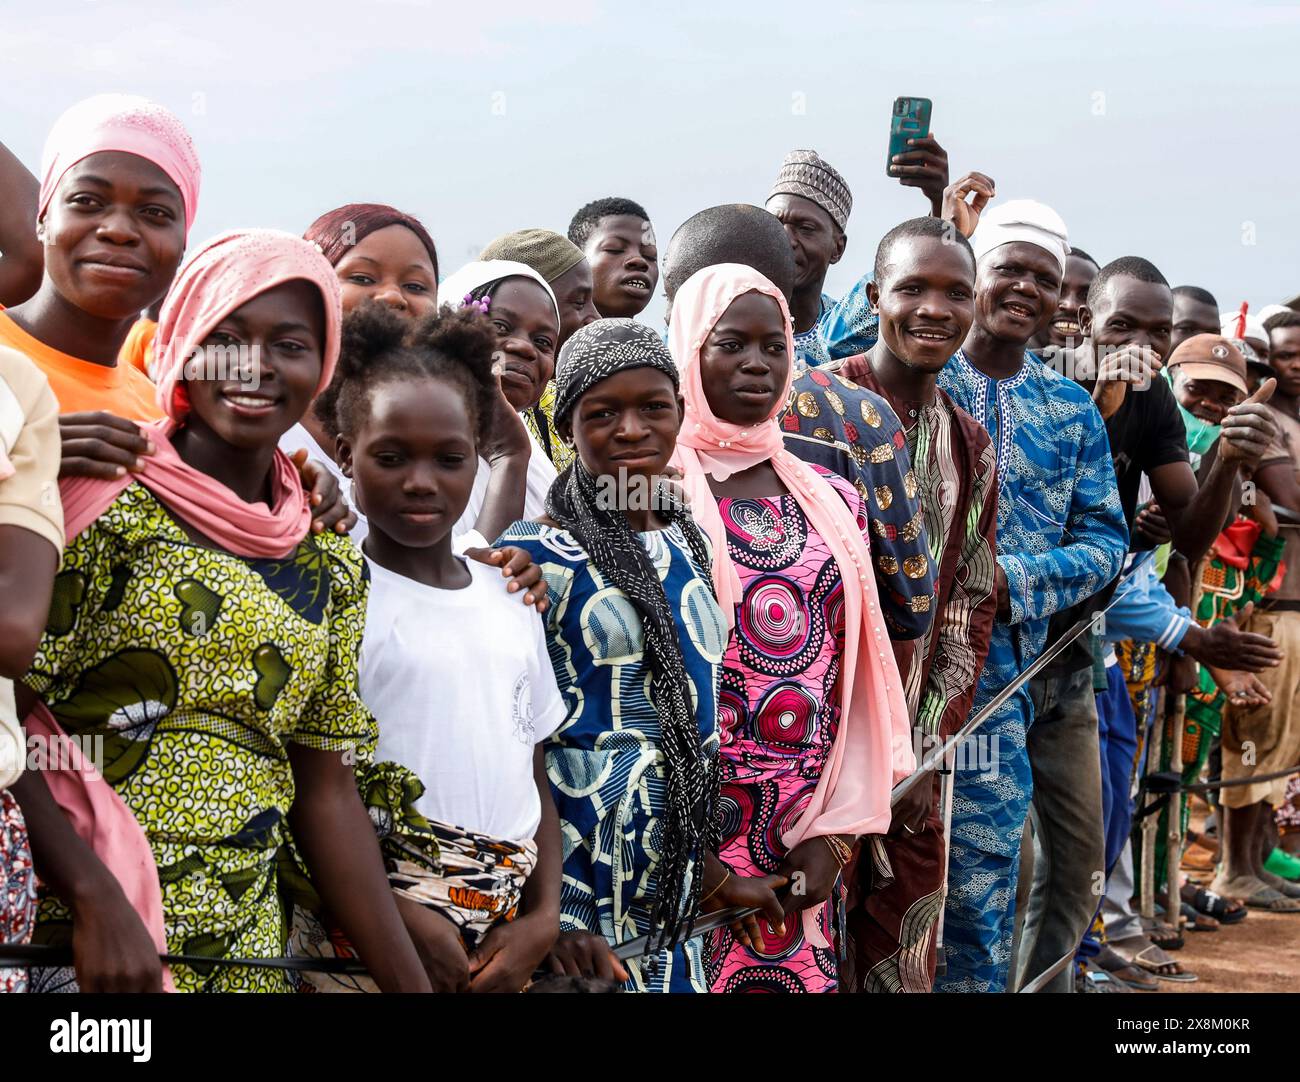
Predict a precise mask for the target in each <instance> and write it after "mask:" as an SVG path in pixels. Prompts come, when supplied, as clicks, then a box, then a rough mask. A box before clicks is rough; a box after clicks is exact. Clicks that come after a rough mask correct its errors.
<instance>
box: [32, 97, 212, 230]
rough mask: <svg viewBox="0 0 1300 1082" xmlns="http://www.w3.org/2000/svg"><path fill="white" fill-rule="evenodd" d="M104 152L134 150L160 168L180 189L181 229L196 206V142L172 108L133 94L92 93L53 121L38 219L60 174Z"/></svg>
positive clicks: (187, 225) (45, 154) (44, 160)
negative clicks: (182, 217)
mask: <svg viewBox="0 0 1300 1082" xmlns="http://www.w3.org/2000/svg"><path fill="white" fill-rule="evenodd" d="M104 150H119V151H122V152H124V153H126V154H134V155H136V156H137V157H140V158H144V159H146V160H148V161H151V162H153V163H154V165H156V166H158V168H159V169H161V170H162V171H163V172H164V173H166V174H167V175H168V176H169V177H170V178H171V180H172V183H173V184H175V185H176V187H177V188H179V189H180V193H181V202H182V203H183V204H184V205H185V232H186V234H187V235H188V233H189V231H190V226H191V225H193V224H194V215H195V214H196V213H197V212H198V206H199V182H200V180H201V178H202V170H201V169H200V168H199V156H198V154H197V153H196V151H195V150H194V142H193V140H191V139H190V133H189V132H188V131H186V130H185V125H184V124H182V123H181V122H180V119H179V118H178V117H177V116H176V114H175V113H173V112H172V111H171V110H170V109H165V108H164V107H163V106H161V105H157V104H155V103H154V102H151V101H149V100H148V99H146V98H140V97H136V96H135V95H134V94H96V95H95V96H94V97H93V98H87V99H86V100H85V101H79V102H77V104H76V105H74V106H72V108H70V109H69V110H68V111H67V112H65V113H64V114H63V115H62V116H61V117H59V119H58V120H56V121H55V122H54V127H53V128H51V129H50V134H49V136H48V137H47V138H46V140H45V150H44V151H43V152H42V153H41V197H40V204H39V205H38V206H37V209H36V219H37V221H39V220H40V219H41V218H44V217H45V212H46V210H48V209H49V206H50V200H51V199H52V198H53V197H54V189H55V188H57V187H58V186H59V181H60V180H62V179H63V174H64V173H66V172H67V171H68V170H69V169H71V168H72V167H73V166H74V165H76V164H77V162H79V161H81V160H82V159H83V158H89V157H90V156H91V155H92V154H98V153H100V151H104Z"/></svg>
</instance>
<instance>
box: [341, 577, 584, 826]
mask: <svg viewBox="0 0 1300 1082" xmlns="http://www.w3.org/2000/svg"><path fill="white" fill-rule="evenodd" d="M366 562H367V563H368V564H369V565H370V575H371V583H370V595H369V600H368V602H367V608H366V631H365V637H364V638H363V640H362V644H361V660H360V666H359V669H360V687H361V697H362V699H364V700H365V703H366V705H367V706H368V707H369V708H370V711H371V713H373V714H374V715H375V717H376V719H377V720H378V722H379V747H378V751H377V753H376V758H377V759H379V760H391V761H394V762H397V763H400V764H402V765H403V766H405V767H407V768H408V769H410V770H412V771H414V772H415V774H416V775H417V776H418V777H419V779H420V780H421V781H422V782H424V785H425V793H424V795H423V796H422V797H420V799H419V800H418V801H417V802H416V807H417V808H419V810H420V811H421V812H423V813H424V814H425V815H426V816H428V817H429V818H431V819H436V820H438V821H440V822H443V823H449V824H452V825H455V826H459V827H462V828H464V829H466V830H472V831H476V832H479V833H482V834H488V835H491V836H492V837H494V838H499V839H504V840H509V841H523V840H526V839H528V838H531V837H532V836H533V835H534V834H535V833H536V832H537V826H538V824H539V823H540V822H541V803H540V800H539V798H538V792H537V786H536V784H535V782H534V779H533V748H534V746H535V745H536V744H537V743H539V742H540V741H542V740H544V739H545V738H546V737H548V736H550V735H551V733H553V732H554V731H555V729H556V728H557V727H558V726H559V725H560V723H561V722H562V721H563V720H564V716H565V709H564V701H563V699H562V698H561V697H560V692H559V688H558V687H557V686H556V683H555V672H554V670H553V669H552V668H551V662H550V657H549V655H548V654H547V649H546V635H545V631H544V628H543V626H542V620H541V618H540V617H539V616H538V615H537V612H536V610H535V609H533V608H531V607H528V606H525V605H524V604H523V603H522V602H521V601H520V600H519V596H518V595H517V594H509V593H506V590H505V582H504V580H503V579H502V578H501V575H500V573H499V572H498V571H497V570H496V569H495V568H491V567H486V566H484V565H483V564H479V563H476V562H474V561H473V560H469V561H466V567H468V568H469V572H470V575H471V582H470V585H469V586H467V587H465V588H464V589H462V590H439V589H434V588H433V587H430V586H425V585H424V584H422V583H419V582H415V581H414V580H412V579H408V578H405V577H403V576H401V575H397V574H395V573H393V572H392V571H389V570H387V569H385V568H383V567H380V566H379V565H378V564H376V563H375V562H374V561H373V560H369V559H367V561H366Z"/></svg>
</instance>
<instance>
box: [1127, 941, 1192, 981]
mask: <svg viewBox="0 0 1300 1082" xmlns="http://www.w3.org/2000/svg"><path fill="white" fill-rule="evenodd" d="M1134 938H1136V939H1138V940H1139V941H1141V940H1142V939H1143V938H1144V937H1134ZM1122 942H1125V941H1124V940H1119V941H1117V942H1115V943H1112V944H1111V946H1112V947H1113V948H1114V949H1115V953H1116V954H1118V955H1119V956H1120V957H1121V958H1125V959H1127V960H1128V961H1129V962H1130V963H1131V964H1133V965H1135V966H1139V967H1140V968H1142V969H1144V970H1146V972H1148V973H1150V974H1151V976H1153V977H1155V978H1156V979H1157V980H1162V981H1169V982H1171V983H1173V984H1191V983H1192V982H1193V981H1195V980H1198V979H1199V978H1198V977H1197V976H1196V974H1195V973H1188V972H1186V971H1185V970H1180V972H1177V973H1161V972H1160V969H1161V967H1163V966H1171V965H1172V966H1177V965H1178V961H1177V959H1174V958H1170V957H1169V955H1168V954H1167V952H1165V951H1163V950H1161V948H1160V947H1158V946H1157V945H1156V944H1154V943H1147V945H1146V946H1145V947H1143V948H1142V949H1141V950H1140V951H1137V952H1136V953H1135V954H1133V955H1127V954H1125V952H1124V951H1123V950H1122V949H1121V948H1120V945H1119V944H1120V943H1122ZM1152 951H1156V952H1158V953H1160V954H1164V955H1165V957H1164V959H1163V960H1159V959H1156V958H1154V957H1148V955H1150V954H1151V952H1152Z"/></svg>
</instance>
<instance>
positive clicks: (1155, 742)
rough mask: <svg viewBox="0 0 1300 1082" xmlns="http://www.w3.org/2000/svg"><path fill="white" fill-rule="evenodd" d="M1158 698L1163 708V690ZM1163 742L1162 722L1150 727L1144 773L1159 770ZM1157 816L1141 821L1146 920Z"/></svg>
mask: <svg viewBox="0 0 1300 1082" xmlns="http://www.w3.org/2000/svg"><path fill="white" fill-rule="evenodd" d="M1157 694H1158V695H1159V696H1160V703H1159V706H1160V707H1161V708H1163V707H1164V694H1165V693H1164V689H1161V690H1160V691H1158V692H1157ZM1163 714H1164V711H1163V709H1157V711H1156V713H1155V716H1156V717H1159V718H1162V719H1163ZM1163 741H1164V723H1163V720H1162V721H1161V723H1160V724H1158V725H1153V726H1152V727H1151V739H1150V740H1149V741H1148V742H1147V754H1146V760H1147V763H1146V766H1147V768H1146V773H1147V774H1154V773H1157V772H1158V771H1159V769H1160V749H1161V746H1162V744H1163ZM1156 819H1157V816H1154V815H1148V816H1145V817H1144V818H1143V820H1142V868H1141V873H1140V875H1139V876H1138V898H1139V899H1140V906H1139V908H1140V910H1141V914H1142V916H1143V917H1145V918H1146V919H1147V920H1155V916H1156V831H1157V830H1158V829H1159V825H1158V823H1157V822H1156Z"/></svg>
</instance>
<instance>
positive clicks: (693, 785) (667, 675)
mask: <svg viewBox="0 0 1300 1082" xmlns="http://www.w3.org/2000/svg"><path fill="white" fill-rule="evenodd" d="M645 367H654V368H658V369H659V370H660V371H662V372H664V373H665V374H666V375H667V376H668V377H669V378H670V379H671V380H672V382H673V386H674V388H676V386H677V383H678V378H677V368H676V365H675V364H673V361H672V357H671V355H670V354H669V353H668V350H667V347H666V346H664V345H663V343H662V342H661V341H660V340H659V337H658V335H656V334H655V333H654V332H653V331H651V330H650V329H649V328H647V327H644V326H643V325H641V324H638V323H635V322H634V321H633V320H630V319H603V320H598V321H597V322H595V323H591V324H589V325H588V326H586V327H582V328H580V329H579V330H578V331H576V332H575V333H574V334H573V336H572V337H571V338H570V339H569V340H568V342H566V343H565V347H564V349H563V351H562V352H561V359H560V363H559V365H558V366H557V369H556V391H557V396H556V397H557V404H556V415H555V419H556V422H557V424H558V423H561V422H563V421H564V420H565V418H566V417H568V415H569V414H570V413H571V412H572V410H573V407H574V406H575V405H576V403H577V400H578V399H579V398H580V397H581V396H582V394H584V393H585V392H586V391H587V390H589V389H590V388H591V387H593V386H595V385H596V384H597V383H599V382H601V381H602V380H605V379H608V378H609V377H610V376H612V375H614V374H616V373H617V372H622V371H626V370H628V369H632V368H645ZM655 506H656V508H657V509H658V511H659V514H660V515H661V516H662V517H663V518H664V519H665V520H666V521H667V522H668V524H669V525H670V526H676V527H677V528H678V530H679V531H680V533H681V535H682V537H683V538H684V539H685V541H686V544H687V547H688V548H689V549H690V555H691V559H692V561H693V562H694V564H695V569H696V572H697V573H698V574H699V576H700V577H701V579H703V580H704V581H705V582H706V583H708V586H709V590H710V591H712V590H713V577H712V575H711V574H710V572H709V569H710V566H711V559H710V554H709V548H708V542H707V541H705V538H704V534H703V532H702V531H701V530H700V528H699V527H698V526H697V525H696V524H695V520H694V519H693V518H692V517H691V513H690V510H689V509H688V508H687V506H686V505H685V503H684V502H683V501H682V499H681V497H680V496H679V495H678V493H677V492H676V491H675V490H674V489H672V488H670V487H669V486H666V485H663V484H662V483H661V484H660V486H659V491H658V493H657V502H656V505H655ZM546 513H547V515H549V516H550V517H551V518H552V519H553V520H554V521H555V522H556V523H558V524H559V525H560V526H561V527H563V528H564V529H565V530H567V531H568V532H569V533H570V534H572V535H573V537H574V538H575V539H576V540H577V541H578V543H579V544H581V545H582V547H583V548H584V549H585V550H586V551H587V553H588V555H589V557H590V559H591V562H592V564H594V565H595V567H596V569H597V570H598V571H599V572H600V573H601V575H602V576H603V577H604V578H605V579H606V580H607V581H608V582H610V583H611V584H613V585H614V586H615V587H616V588H618V589H619V590H621V591H622V592H623V593H624V594H625V595H626V596H627V598H628V600H629V601H630V602H631V603H632V605H633V607H634V608H635V609H636V611H637V614H638V615H639V616H640V618H641V625H642V629H643V633H644V637H645V660H646V666H647V667H648V669H649V670H650V701H651V702H652V703H653V704H654V707H655V711H656V713H657V714H658V715H659V729H660V745H661V747H662V749H663V754H664V759H665V762H666V767H667V769H666V775H667V784H668V794H667V805H668V807H667V815H666V817H665V819H666V821H665V826H664V831H663V840H662V843H661V844H660V847H659V873H658V890H657V891H656V893H655V897H654V901H653V904H652V906H651V911H650V922H651V926H652V929H653V930H654V931H655V932H656V933H657V934H656V935H655V936H654V937H653V938H652V940H651V949H652V950H653V949H655V948H656V947H658V946H663V945H667V944H670V943H672V942H674V941H675V940H676V939H678V938H679V937H680V934H681V932H682V930H683V928H684V927H686V928H689V926H690V925H691V924H692V923H693V922H694V920H695V915H696V912H697V910H698V908H699V900H700V888H701V886H702V883H703V876H702V875H701V874H700V867H699V864H700V862H702V861H703V859H704V857H705V855H706V854H707V853H710V852H716V851H717V848H718V843H719V836H720V829H719V824H718V816H717V811H718V788H719V775H718V762H717V757H716V755H715V756H713V757H711V758H710V757H707V756H706V755H705V753H704V750H703V749H702V748H701V746H700V730H699V722H698V720H697V717H696V711H695V707H694V705H693V704H692V702H691V696H690V691H689V686H690V685H689V680H688V678H687V675H686V666H685V662H684V661H683V658H682V647H681V642H680V640H679V638H678V634H677V625H676V624H675V623H674V621H673V613H672V609H671V607H670V606H669V603H668V598H667V595H666V594H665V593H664V588H663V583H662V582H661V581H660V578H659V574H658V571H657V570H656V569H655V567H654V565H653V563H651V560H650V556H649V554H648V553H647V551H646V548H645V545H644V544H643V543H642V541H641V538H640V537H639V536H638V535H637V534H636V533H635V532H634V531H633V529H632V526H631V524H630V523H629V522H628V520H627V518H626V516H625V515H624V514H623V513H622V511H620V510H619V509H618V508H617V507H611V506H609V500H608V499H607V498H605V497H604V496H602V494H601V493H600V492H599V491H598V486H597V479H596V478H595V477H594V476H593V475H592V474H591V473H590V471H589V470H588V469H587V467H586V466H585V465H584V464H583V463H582V460H581V458H577V459H575V460H574V461H573V463H572V464H570V465H569V466H568V467H566V468H565V470H564V471H563V472H562V473H561V474H560V475H559V477H558V478H557V479H556V481H555V483H554V484H553V485H552V486H551V489H550V492H549V493H547V497H546ZM692 865H695V871H694V874H692V875H691V876H690V886H689V888H688V887H687V885H686V880H687V873H688V871H689V870H690V869H691V867H692Z"/></svg>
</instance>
